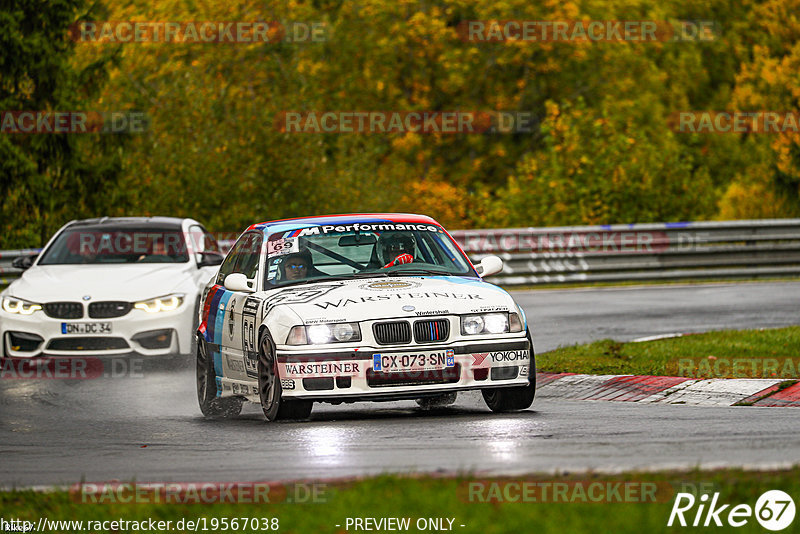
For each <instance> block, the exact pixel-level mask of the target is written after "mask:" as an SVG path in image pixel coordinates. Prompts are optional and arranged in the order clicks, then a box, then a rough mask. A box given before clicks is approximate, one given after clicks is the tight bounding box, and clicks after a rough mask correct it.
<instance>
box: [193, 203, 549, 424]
mask: <svg viewBox="0 0 800 534" xmlns="http://www.w3.org/2000/svg"><path fill="white" fill-rule="evenodd" d="M501 269H502V261H501V260H500V258H497V257H494V256H491V257H487V258H485V259H484V260H483V261H482V262H481V264H480V265H478V266H477V268H476V267H473V265H472V264H471V263H470V261H469V259H468V258H467V257H466V255H465V254H464V252H463V251H462V250H461V248H460V247H459V246H458V244H457V243H456V242H455V241H454V240H453V238H452V237H451V236H450V235H449V234H448V233H447V232H446V231H445V230H444V229H443V228H442V227H441V226H440V225H439V224H438V223H437V222H436V221H434V220H433V219H431V218H430V217H425V216H420V215H401V214H371V215H335V216H325V217H315V218H303V219H291V220H282V221H274V222H267V223H261V224H254V225H252V226H251V227H250V228H248V229H247V230H246V231H245V232H244V233H243V234H242V235H241V236H240V237H239V239H238V240H237V241H236V244H235V245H234V246H233V248H232V249H231V250H230V252H229V253H228V255H227V257H226V258H225V261H224V262H223V264H222V265H221V266H220V270H219V273H218V274H217V276H216V278H215V279H213V280H212V281H211V282H209V284H208V286H207V287H206V290H205V293H204V294H203V301H202V307H201V315H200V326H199V329H198V332H197V335H198V343H197V395H198V400H199V402H200V408H201V410H202V412H203V414H204V415H206V416H207V417H225V416H232V415H237V414H238V413H239V412H240V411H241V408H242V403H243V402H244V401H245V400H248V401H251V402H257V403H260V404H261V407H262V409H263V411H264V414H265V416H266V418H267V419H268V420H270V421H273V420H278V419H304V418H307V417H308V416H309V415H310V413H311V408H312V405H313V402H315V401H316V402H330V403H340V402H353V401H370V400H372V401H383V400H397V399H415V400H417V401H418V402H419V403H420V404H421V405H429V406H430V405H444V404H449V403H452V402H454V401H455V398H456V394H457V392H458V391H464V390H475V389H480V390H482V392H483V397H484V399H485V401H486V403H487V405H488V406H489V408H490V409H492V410H493V411H498V412H500V411H509V410H522V409H525V408H528V407H529V406H530V405H531V403H532V402H533V397H534V394H535V390H536V366H535V359H534V351H533V342H532V340H531V336H530V333H529V332H528V329H527V324H526V319H525V314H524V312H523V310H522V309H521V308H520V307H519V306H518V305H517V304H516V303H515V302H514V300H513V299H512V298H511V296H510V295H509V294H508V293H507V292H506V291H504V290H503V289H501V288H499V287H497V286H494V285H492V284H489V283H487V282H484V281H483V280H482V279H481V276H488V275H490V274H494V273H497V272H499V271H500V270H501Z"/></svg>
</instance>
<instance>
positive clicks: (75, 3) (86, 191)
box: [0, 0, 124, 247]
mask: <svg viewBox="0 0 800 534" xmlns="http://www.w3.org/2000/svg"><path fill="white" fill-rule="evenodd" d="M83 4H84V2H83V1H81V0H60V1H55V2H43V1H37V0H24V1H20V2H14V3H13V7H10V8H7V9H4V10H3V11H0V26H2V27H3V32H0V33H1V35H0V71H1V72H2V78H0V110H4V111H6V110H8V111H10V110H28V111H31V110H36V111H84V110H87V111H88V110H92V111H97V110H98V108H96V107H89V106H91V105H92V104H91V103H92V102H93V101H94V100H95V99H96V98H97V96H98V92H99V89H100V87H101V85H102V84H103V83H104V81H105V78H106V69H107V65H109V64H110V63H111V62H113V60H114V54H113V51H112V52H104V53H102V54H98V55H97V56H96V57H94V58H93V59H92V61H90V62H87V64H86V65H84V66H83V67H82V68H80V69H76V68H75V67H74V65H72V64H71V63H70V60H71V57H72V56H73V52H74V50H73V49H74V43H71V42H70V41H68V40H67V39H66V37H65V32H66V30H67V28H68V26H69V24H71V23H73V22H75V21H76V20H77V19H78V17H79V16H81V15H82V12H81V9H82V8H83ZM123 137H124V136H121V135H119V136H108V135H97V134H93V135H85V136H79V135H63V134H62V135H23V134H2V135H0V197H1V198H0V215H2V219H3V225H4V228H3V232H2V239H0V241H2V243H0V244H2V245H3V246H4V247H16V246H34V245H41V244H44V241H45V240H46V239H47V238H49V236H50V234H52V233H53V231H55V229H57V228H58V226H60V225H61V224H63V222H64V221H65V220H68V219H70V218H74V217H80V216H89V215H92V214H96V213H101V212H102V211H103V210H104V209H105V206H106V205H107V204H108V203H109V201H110V200H111V198H112V197H111V196H110V195H109V194H108V193H109V192H110V191H111V190H113V188H114V181H115V178H116V176H117V175H118V173H119V169H120V167H121V158H122V153H121V152H120V147H121V146H122V138H123Z"/></svg>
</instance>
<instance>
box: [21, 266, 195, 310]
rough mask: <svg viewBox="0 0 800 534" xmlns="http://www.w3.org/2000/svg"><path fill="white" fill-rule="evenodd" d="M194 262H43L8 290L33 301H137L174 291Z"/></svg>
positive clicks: (187, 275) (184, 278)
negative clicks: (51, 263) (106, 263)
mask: <svg viewBox="0 0 800 534" xmlns="http://www.w3.org/2000/svg"><path fill="white" fill-rule="evenodd" d="M191 269H192V264H191V263H169V264H157V263H146V264H132V265H119V264H114V265H42V266H34V267H32V268H31V269H30V270H28V271H25V272H24V273H23V275H22V277H21V278H20V279H19V280H16V281H15V282H14V283H13V284H12V285H11V286H9V288H8V290H7V292H6V294H8V295H12V296H14V297H17V298H21V299H25V300H29V301H31V302H55V301H81V299H83V297H85V296H89V297H91V300H92V301H93V302H96V301H99V300H124V301H136V300H144V299H148V298H153V297H160V296H163V295H167V294H169V293H172V292H173V291H174V290H175V289H176V287H179V286H180V284H181V282H183V281H185V280H186V279H187V278H188V277H189V276H190V274H189V273H190V270H191Z"/></svg>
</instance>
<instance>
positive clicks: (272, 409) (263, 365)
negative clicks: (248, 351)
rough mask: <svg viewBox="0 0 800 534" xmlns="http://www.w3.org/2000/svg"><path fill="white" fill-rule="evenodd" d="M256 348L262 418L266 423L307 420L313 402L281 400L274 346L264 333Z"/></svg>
mask: <svg viewBox="0 0 800 534" xmlns="http://www.w3.org/2000/svg"><path fill="white" fill-rule="evenodd" d="M258 346H259V351H258V393H259V397H260V398H261V409H262V410H263V411H264V417H266V418H267V421H280V420H284V419H308V417H309V416H310V415H311V408H312V407H313V405H314V403H313V402H311V401H306V400H287V399H283V398H281V393H282V391H283V390H282V388H281V381H280V378H279V376H278V360H277V358H276V357H275V345H274V344H273V343H272V339H271V338H270V337H269V334H267V332H266V331H264V332H262V333H261V337H260V339H259V343H258Z"/></svg>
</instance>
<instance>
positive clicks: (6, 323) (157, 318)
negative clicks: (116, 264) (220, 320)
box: [0, 301, 194, 358]
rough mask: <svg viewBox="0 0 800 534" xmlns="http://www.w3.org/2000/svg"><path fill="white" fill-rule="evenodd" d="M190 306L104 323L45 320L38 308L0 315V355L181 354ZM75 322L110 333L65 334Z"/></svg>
mask: <svg viewBox="0 0 800 534" xmlns="http://www.w3.org/2000/svg"><path fill="white" fill-rule="evenodd" d="M193 304H194V303H193V302H192V301H188V302H187V301H184V302H183V303H182V304H181V305H180V306H179V307H178V308H177V309H176V310H174V311H162V312H158V313H148V312H145V311H143V310H139V309H132V310H130V311H129V312H128V313H127V314H125V315H123V316H121V317H114V318H108V319H105V318H103V319H101V318H90V317H88V316H87V314H86V313H84V316H83V317H82V318H80V319H58V318H53V317H48V316H47V315H46V314H45V313H44V311H42V310H40V311H37V312H34V313H33V314H32V315H28V316H21V315H17V314H10V313H7V312H4V311H0V340H2V343H3V355H5V356H7V357H14V358H33V357H36V356H103V355H117V354H130V353H137V354H141V355H144V356H160V355H166V354H178V353H181V354H186V353H189V352H190V350H191V342H192V334H193V332H192V326H193V324H194V306H193ZM76 324H91V325H94V326H95V327H99V326H100V325H101V324H107V326H108V328H109V329H110V332H106V331H103V332H100V331H97V332H91V328H90V329H89V330H90V331H89V332H86V333H65V332H66V331H67V330H70V329H72V328H74V327H73V326H72V325H76ZM65 327H66V328H65ZM104 328H105V327H103V329H104ZM95 329H99V328H95Z"/></svg>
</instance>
